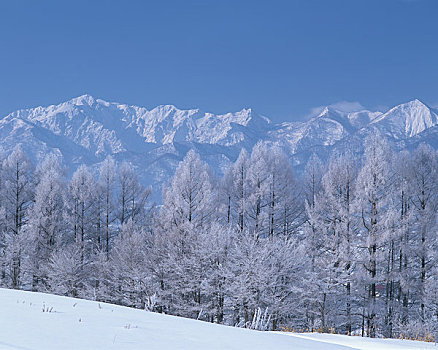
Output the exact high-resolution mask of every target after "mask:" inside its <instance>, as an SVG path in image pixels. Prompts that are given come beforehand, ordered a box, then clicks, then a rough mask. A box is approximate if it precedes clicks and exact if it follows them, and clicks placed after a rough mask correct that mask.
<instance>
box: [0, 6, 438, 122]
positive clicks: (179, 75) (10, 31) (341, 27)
mask: <svg viewBox="0 0 438 350" xmlns="http://www.w3.org/2000/svg"><path fill="white" fill-rule="evenodd" d="M437 18H438V1H436V0H376V1H374V0H343V1H341V0H330V1H329V0H320V1H317V0H300V1H298V0H296V1H294V0H289V1H286V0H285V1H276V0H270V1H268V0H267V1H256V0H252V1H244V0H233V1H228V0H222V1H219V0H217V1H210V0H196V1H195V0H179V1H167V0H161V1H158V0H157V1H137V0H129V1H109V0H107V1H99V0H93V1H91V0H88V1H82V0H76V1H67V0H65V1H44V0H39V1H33V0H32V1H20V0H13V1H12V0H10V1H6V0H5V1H0V115H1V116H3V115H5V114H7V113H8V112H11V111H13V110H16V109H19V108H22V107H31V106H36V105H48V104H52V103H58V102H62V101H64V100H67V99H70V98H72V97H75V96H78V95H82V94H84V93H89V94H91V95H93V96H95V97H100V98H102V99H106V100H110V101H120V102H124V103H129V104H137V105H142V106H146V107H153V106H155V105H158V104H174V105H176V106H177V107H180V108H191V107H199V108H201V109H202V110H205V111H210V112H215V113H221V112H227V111H234V110H240V109H241V108H244V107H252V108H254V109H255V110H256V111H257V112H259V113H262V114H265V115H267V116H269V117H271V118H272V119H274V120H295V119H298V118H303V117H304V116H306V115H307V114H308V113H309V112H310V111H311V110H312V108H315V107H317V106H321V105H327V104H332V103H338V104H339V103H340V105H341V106H342V105H344V104H342V101H349V102H350V104H349V105H347V106H349V107H351V106H355V105H356V106H357V105H358V103H360V104H362V105H363V106H365V107H367V108H371V109H375V108H379V107H382V106H392V105H395V104H398V103H401V102H405V101H407V100H409V99H412V98H420V99H422V100H423V101H425V102H426V103H429V104H431V105H436V104H438V87H437V86H438V84H437V83H438V57H437V56H438V22H437Z"/></svg>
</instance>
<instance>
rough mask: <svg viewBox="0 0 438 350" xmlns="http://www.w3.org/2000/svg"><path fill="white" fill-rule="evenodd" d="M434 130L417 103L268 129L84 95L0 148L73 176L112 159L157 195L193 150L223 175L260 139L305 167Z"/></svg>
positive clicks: (24, 118) (0, 137)
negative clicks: (377, 139)
mask: <svg viewBox="0 0 438 350" xmlns="http://www.w3.org/2000/svg"><path fill="white" fill-rule="evenodd" d="M437 125H438V114H437V111H436V110H434V109H431V108H429V107H428V106H426V105H425V104H423V103H422V102H420V101H418V100H413V101H411V102H408V103H405V104H402V105H399V106H396V107H394V108H392V109H390V110H389V111H387V112H385V113H381V112H371V111H367V110H361V111H343V110H339V109H336V108H334V107H333V106H329V107H326V108H322V109H321V110H320V113H319V114H318V115H316V116H314V117H313V118H311V119H310V120H308V121H305V122H286V123H272V122H270V120H269V119H268V118H266V117H264V116H261V115H259V114H257V113H255V112H254V111H253V110H252V109H250V108H247V109H242V110H241V111H237V112H232V113H224V114H213V113H207V112H203V111H201V110H199V109H187V110H183V109H178V108H177V107H175V106H173V105H163V106H157V107H155V108H152V109H148V108H145V107H138V106H130V105H126V104H121V103H117V102H107V101H104V100H101V99H97V98H94V97H92V96H90V95H83V96H79V97H76V98H73V99H71V100H69V101H66V102H63V103H60V104H58V105H50V106H47V107H36V108H29V109H23V110H19V111H16V112H13V113H11V114H9V115H7V116H5V117H3V118H1V119H0V141H1V145H2V147H3V150H4V151H5V152H6V153H9V152H11V151H12V149H13V148H14V147H15V145H16V144H17V143H21V144H23V149H24V150H25V151H26V152H27V153H28V154H29V156H30V157H31V159H32V160H33V161H34V162H37V161H40V160H41V158H42V156H44V155H45V154H47V153H48V152H54V153H57V154H62V155H63V157H64V162H65V165H66V167H67V168H69V169H70V171H71V172H73V171H74V170H75V169H76V168H77V167H78V165H79V164H80V163H85V164H87V165H98V164H99V163H100V162H102V161H103V159H105V158H106V156H108V155H112V156H113V157H114V158H115V159H116V160H117V161H119V162H120V161H129V162H131V163H133V164H134V166H135V167H136V168H137V169H138V170H139V173H140V174H141V180H142V182H143V183H144V184H145V185H152V186H153V187H154V193H153V196H159V194H160V193H161V185H162V184H163V183H165V182H166V181H168V180H169V178H170V175H171V174H172V173H173V172H174V171H175V168H176V164H177V162H178V161H179V160H181V159H182V158H183V157H184V156H185V154H186V153H187V151H188V150H189V149H190V148H195V149H196V150H197V152H198V153H200V154H201V157H202V158H203V159H204V160H206V161H207V162H208V163H209V165H210V166H211V167H212V168H213V169H214V170H215V171H216V172H217V173H219V174H221V173H222V171H223V169H224V167H226V166H227V165H229V163H230V162H233V161H235V160H236V159H237V156H238V154H239V153H240V150H241V149H242V148H246V149H247V150H250V149H252V148H253V146H254V145H255V144H256V143H257V142H258V141H260V140H262V141H266V142H269V143H272V144H276V145H279V146H281V147H282V148H283V149H285V150H287V152H288V153H289V154H290V155H291V157H292V160H293V162H294V163H295V164H305V163H306V162H307V159H308V157H309V156H310V154H311V153H313V152H315V153H317V154H318V156H319V157H320V158H322V159H325V158H328V157H329V156H330V154H328V151H327V150H330V152H331V151H332V150H334V151H338V152H339V151H340V152H342V151H343V150H344V149H345V147H348V145H351V144H352V142H351V138H352V137H354V136H355V135H358V140H356V141H355V142H354V144H355V145H361V143H362V142H363V139H364V138H365V136H366V135H367V134H369V133H370V132H371V133H372V130H373V128H374V127H377V128H378V129H379V130H380V131H381V132H382V134H384V135H386V136H390V137H391V138H392V139H393V140H408V139H410V138H413V137H414V136H416V135H419V134H420V133H422V132H423V131H425V130H427V129H430V128H433V127H437ZM364 130H365V131H364ZM366 131H368V132H366ZM70 175H71V174H70ZM156 199H158V198H156Z"/></svg>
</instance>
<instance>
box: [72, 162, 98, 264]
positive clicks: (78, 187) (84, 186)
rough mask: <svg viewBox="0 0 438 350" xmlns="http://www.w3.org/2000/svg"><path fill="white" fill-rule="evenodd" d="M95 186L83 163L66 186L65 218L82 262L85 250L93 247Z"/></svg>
mask: <svg viewBox="0 0 438 350" xmlns="http://www.w3.org/2000/svg"><path fill="white" fill-rule="evenodd" d="M95 188H96V185H95V181H94V178H93V175H92V174H91V172H90V170H89V169H88V168H87V167H86V166H85V165H81V166H80V167H79V168H78V169H77V170H76V171H75V173H74V174H73V177H72V179H71V181H70V183H69V186H68V201H67V203H68V214H67V218H68V221H69V226H70V232H71V233H72V235H73V240H74V242H76V244H77V245H78V247H79V248H80V251H81V259H82V262H84V257H85V254H86V251H91V249H92V248H93V242H94V231H95V230H94V227H93V224H94V216H93V205H94V199H95V192H94V191H95Z"/></svg>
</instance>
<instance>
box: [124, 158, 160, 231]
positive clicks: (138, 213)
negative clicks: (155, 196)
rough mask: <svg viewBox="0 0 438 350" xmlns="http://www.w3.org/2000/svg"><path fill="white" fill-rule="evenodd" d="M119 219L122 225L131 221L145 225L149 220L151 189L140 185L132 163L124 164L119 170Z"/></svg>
mask: <svg viewBox="0 0 438 350" xmlns="http://www.w3.org/2000/svg"><path fill="white" fill-rule="evenodd" d="M118 187H119V189H118V219H119V222H120V224H124V223H126V222H128V221H129V220H132V221H133V222H134V223H145V222H146V221H147V220H148V217H147V214H148V210H147V208H146V205H147V201H148V198H149V196H150V194H151V192H152V190H151V188H145V187H144V186H143V185H141V184H140V182H139V180H138V176H137V174H136V172H135V169H134V167H133V165H132V164H131V163H127V162H123V163H122V164H121V165H120V167H119V169H118Z"/></svg>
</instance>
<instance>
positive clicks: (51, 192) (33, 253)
mask: <svg viewBox="0 0 438 350" xmlns="http://www.w3.org/2000/svg"><path fill="white" fill-rule="evenodd" d="M36 181H37V185H36V187H35V200H34V205H33V207H32V208H30V210H29V214H28V216H29V220H28V225H27V227H26V239H27V255H28V264H27V265H28V270H29V271H28V272H29V273H30V274H31V275H32V288H33V289H34V290H41V289H44V288H45V287H46V286H44V285H46V283H47V276H46V275H45V272H46V265H47V264H48V262H49V259H50V256H51V253H52V251H53V250H54V249H55V248H56V247H57V246H59V245H60V244H61V243H62V240H63V239H64V237H63V235H64V233H65V231H66V224H65V219H64V210H65V198H66V184H65V181H64V170H63V168H62V165H61V163H60V161H59V159H58V158H57V157H56V156H55V155H53V154H51V155H48V156H47V157H46V158H45V159H44V161H43V162H42V163H41V164H40V165H39V166H38V168H37V171H36ZM41 285H43V286H41Z"/></svg>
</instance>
